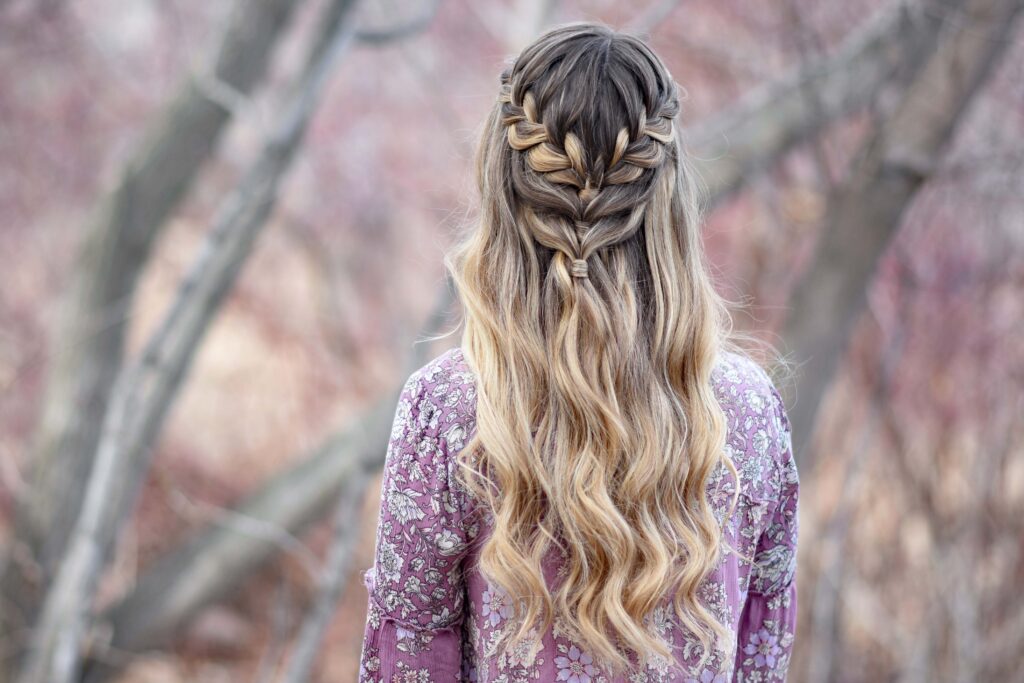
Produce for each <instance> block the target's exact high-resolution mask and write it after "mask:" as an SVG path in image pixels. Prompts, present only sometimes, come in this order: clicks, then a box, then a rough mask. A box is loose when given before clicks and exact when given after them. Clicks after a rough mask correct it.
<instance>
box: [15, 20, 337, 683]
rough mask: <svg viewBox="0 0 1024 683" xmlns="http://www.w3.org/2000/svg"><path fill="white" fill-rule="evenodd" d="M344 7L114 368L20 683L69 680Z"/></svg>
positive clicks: (310, 108)
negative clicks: (130, 517)
mask: <svg viewBox="0 0 1024 683" xmlns="http://www.w3.org/2000/svg"><path fill="white" fill-rule="evenodd" d="M353 6H354V0H337V1H336V2H333V3H332V4H331V5H330V6H329V8H328V20H327V21H325V23H324V24H323V27H324V28H323V34H322V35H321V37H320V38H319V39H318V41H317V42H316V43H315V44H314V46H313V51H312V53H311V55H310V59H309V61H308V62H307V65H306V68H305V70H304V71H303V72H302V74H301V75H300V77H299V79H298V81H297V82H296V84H295V85H294V86H293V88H292V89H291V91H290V93H289V99H288V101H287V102H286V104H285V107H284V111H283V114H282V116H281V118H280V120H279V121H278V122H277V125H276V126H275V128H274V130H273V131H272V134H271V137H270V139H269V140H268V141H267V142H266V145H265V146H264V148H263V150H262V153H261V154H260V157H259V159H258V160H257V162H256V164H255V165H254V166H253V167H252V169H251V170H250V171H249V172H248V173H247V174H246V175H245V176H244V177H243V179H242V181H241V183H240V184H239V186H238V188H237V190H236V191H235V192H234V193H233V194H232V196H231V197H229V199H228V201H227V202H226V203H225V205H224V207H223V208H222V211H221V213H220V215H219V216H218V220H217V222H216V225H215V226H214V228H213V230H212V231H211V233H210V236H209V238H208V239H207V242H206V244H205V245H204V247H203V249H202V252H201V253H200V255H199V258H198V259H197V261H196V263H195V264H194V267H193V269H192V271H191V272H190V273H189V275H188V276H187V277H186V279H185V281H184V282H183V283H182V285H181V287H180V288H179V290H178V294H177V296H176V299H175V301H174V303H173V304H172V307H171V310H170V311H169V313H168V314H167V316H166V317H165V318H164V321H163V322H162V324H161V325H160V327H159V329H158V330H157V331H156V332H155V333H154V335H153V337H152V338H151V339H150V341H149V343H148V344H147V345H146V348H145V350H144V351H143V353H142V354H141V358H140V359H139V361H138V362H136V363H134V364H132V365H130V366H128V367H126V368H125V369H123V370H122V371H121V373H120V374H119V375H118V380H117V383H116V385H115V387H114V391H113V392H112V394H111V399H110V403H111V406H110V409H109V410H108V412H107V415H106V419H105V420H104V423H103V431H102V432H101V437H100V442H99V445H98V446H97V454H96V459H95V463H94V466H93V470H92V473H91V474H90V476H89V480H88V484H87V487H86V493H85V498H84V500H83V503H82V511H81V515H80V517H79V520H78V522H77V523H76V524H75V531H74V535H73V536H72V539H71V543H70V546H69V548H68V551H67V554H66V555H65V556H64V559H63V560H62V562H61V564H60V569H59V571H58V573H57V575H56V578H55V580H54V583H53V586H52V587H51V589H50V591H49V592H48V593H47V596H46V600H45V601H44V604H43V611H42V616H41V618H40V621H39V623H38V625H37V627H36V631H35V634H34V636H33V641H32V649H31V652H30V653H29V656H28V658H27V660H26V663H25V667H24V669H23V672H22V675H21V678H20V681H21V682H22V683H71V681H73V680H76V679H77V678H78V669H79V667H80V656H81V642H82V640H83V638H84V636H85V631H86V628H87V626H88V622H89V615H88V610H89V606H90V604H91V600H92V596H93V593H94V591H95V587H96V584H97V581H98V578H99V574H100V571H101V570H102V567H103V564H104V554H105V553H104V550H105V548H106V547H107V546H108V545H109V543H110V542H111V541H112V539H113V538H114V536H115V533H116V530H117V528H118V526H119V521H120V519H121V517H122V510H123V508H125V507H129V506H130V503H131V502H132V501H133V500H134V496H135V493H136V491H137V488H138V486H139V484H140V483H141V479H142V477H143V476H144V475H145V472H146V469H147V467H148V460H149V457H148V456H149V454H150V451H151V446H152V442H153V439H154V438H155V435H156V433H157V431H158V430H159V427H160V425H161V423H162V422H163V417H164V415H165V414H166V411H167V409H168V407H169V405H170V403H171V399H172V397H173V395H174V394H175V393H176V390H177V388H178V387H179V386H180V384H181V380H182V379H183V377H184V375H185V374H186V371H187V369H188V367H189V365H190V361H191V359H192V356H193V354H194V352H195V350H196V348H197V347H198V342H199V340H200V338H201V337H202V335H203V333H204V331H205V330H206V328H207V326H208V324H209V322H210V320H211V319H212V318H213V315H214V313H215V312H216V310H217V309H218V307H219V304H220V303H221V302H222V301H223V299H224V296H225V295H226V293H227V291H228V290H229V288H230V285H231V283H232V282H233V281H234V279H235V277H236V275H237V273H238V271H239V269H240V267H241V264H242V263H244V261H245V258H246V257H247V255H248V253H249V251H250V250H251V247H252V244H253V242H254V240H255V237H256V236H257V234H259V232H260V229H261V228H262V226H264V225H265V224H266V219H267V217H268V215H269V213H270V210H271V208H272V207H273V205H274V201H275V198H276V194H277V186H278V184H279V182H280V180H281V178H282V177H283V175H284V172H285V171H286V170H287V169H288V167H289V166H290V162H291V160H292V158H293V157H294V154H295V151H296V150H297V149H298V147H299V145H300V143H301V140H302V135H303V133H304V132H305V129H306V125H307V123H308V122H309V120H310V118H311V116H312V114H313V112H314V111H315V109H316V104H317V102H318V101H319V97H320V94H321V93H322V92H323V90H324V86H325V85H326V83H327V81H328V79H329V77H330V75H331V73H332V72H333V70H334V66H335V65H336V64H337V62H338V60H339V58H340V57H341V55H342V54H343V52H344V50H345V48H347V47H348V45H349V43H350V42H351V40H350V39H351V37H352V31H351V23H350V22H349V21H348V17H349V14H350V12H351V9H352V8H353Z"/></svg>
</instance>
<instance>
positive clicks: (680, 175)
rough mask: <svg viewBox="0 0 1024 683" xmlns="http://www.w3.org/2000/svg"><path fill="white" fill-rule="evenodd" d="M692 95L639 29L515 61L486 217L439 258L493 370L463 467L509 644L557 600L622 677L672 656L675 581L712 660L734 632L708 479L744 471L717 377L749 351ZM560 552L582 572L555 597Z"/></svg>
mask: <svg viewBox="0 0 1024 683" xmlns="http://www.w3.org/2000/svg"><path fill="white" fill-rule="evenodd" d="M679 108H680V107H679V88H678V86H677V84H676V83H675V82H674V81H673V80H672V78H671V75H670V74H669V72H668V70H667V69H666V68H665V66H664V65H663V64H662V62H661V61H660V59H659V58H658V57H657V56H656V55H655V54H654V53H653V52H652V51H651V50H650V49H649V48H648V47H647V46H646V45H645V44H644V43H643V42H642V41H641V40H640V39H638V38H636V37H633V36H631V35H628V34H624V33H619V32H615V31H613V30H611V29H610V28H608V27H606V26H603V25H600V24H595V23H573V24H564V25H561V26H559V27H556V28H554V29H551V30H549V31H548V32H546V33H545V34H543V35H542V36H540V37H539V38H538V39H537V40H536V41H535V42H534V43H532V44H531V45H530V46H528V47H527V48H525V49H524V50H523V51H522V53H521V54H520V55H519V56H518V58H517V59H516V60H515V61H514V63H513V64H512V65H511V66H509V67H508V68H506V69H505V71H504V72H503V73H502V74H501V89H500V93H499V96H498V98H497V102H496V103H495V105H494V107H493V109H492V111H491V112H490V115H489V116H488V118H487V121H486V124H485V130H484V133H483V136H482V140H481V144H480V146H479V148H478V152H477V158H476V166H477V180H478V188H479V192H480V195H481V211H480V216H479V220H478V223H477V226H476V228H475V229H474V230H473V231H472V232H471V233H470V234H469V235H468V236H467V237H466V238H465V240H463V241H462V242H461V243H459V244H457V245H456V247H455V248H454V249H453V250H452V251H451V252H450V253H449V254H448V256H447V257H446V259H445V264H446V267H447V268H448V270H449V272H450V274H451V276H452V279H453V281H454V283H455V286H456V288H457V290H458V294H459V297H460V299H461V301H462V304H463V307H464V315H465V327H464V332H463V338H462V348H463V352H464V354H465V357H466V360H467V362H468V363H469V365H470V366H471V368H472V369H473V371H474V373H475V375H476V376H477V380H478V391H477V415H476V420H477V421H476V432H475V434H474V435H473V437H472V439H471V440H470V441H469V443H468V444H467V445H466V446H465V448H464V449H463V450H462V451H461V452H460V453H459V464H460V476H461V477H462V479H463V480H464V484H465V486H466V487H467V488H468V489H469V490H470V491H471V493H472V494H473V495H475V496H476V497H477V498H478V499H479V500H481V501H483V502H485V503H486V505H487V508H488V509H489V510H490V511H491V512H492V513H493V532H492V533H491V535H490V536H489V538H488V539H487V540H486V543H485V544H484V545H483V546H482V548H481V550H480V556H479V558H480V570H481V572H482V573H483V574H484V575H485V576H486V577H488V579H489V580H490V581H492V582H493V583H495V584H498V585H499V586H501V587H503V588H505V589H506V590H507V591H508V593H509V595H511V596H514V597H515V599H517V600H518V601H520V603H521V604H522V609H523V611H522V612H517V617H519V619H518V621H519V624H520V626H519V629H518V631H517V632H516V633H515V634H514V636H513V637H512V639H513V641H514V642H520V641H522V640H523V639H524V638H526V637H527V633H528V632H529V630H530V629H531V627H532V626H534V625H535V624H536V623H537V621H538V620H539V619H542V620H543V624H544V628H547V627H550V626H551V624H552V622H553V620H554V616H555V614H557V615H558V617H559V623H560V624H561V625H562V627H563V628H565V629H567V630H568V632H569V634H570V636H571V637H572V638H573V640H574V641H575V642H577V643H579V644H581V645H582V646H584V647H586V648H588V649H589V650H590V651H591V653H592V654H593V655H594V656H595V658H596V659H598V660H599V661H602V662H603V663H604V664H605V665H606V666H608V667H609V670H610V671H624V670H630V669H633V668H634V667H635V666H636V665H634V664H633V663H632V662H630V661H629V660H628V658H627V656H626V654H625V652H624V650H629V651H632V652H635V653H637V654H638V655H639V657H640V665H641V666H642V665H644V664H646V662H647V660H648V657H649V656H650V655H651V654H652V653H653V654H655V655H660V656H662V657H668V658H671V656H672V651H671V649H670V648H669V647H668V645H667V644H666V643H665V642H664V639H662V638H660V637H659V636H658V634H657V631H656V630H655V629H654V627H653V625H651V624H649V623H648V622H647V617H649V616H650V615H651V614H652V612H653V610H654V609H655V608H656V607H657V606H658V603H659V602H660V601H661V600H662V599H663V598H664V597H665V596H666V595H669V594H671V595H672V596H673V604H674V606H675V611H676V614H677V615H678V617H679V620H680V623H681V624H682V625H683V626H685V627H686V628H688V629H689V630H690V631H692V632H694V633H695V634H697V637H698V639H699V641H700V643H701V644H702V645H703V646H704V647H703V650H704V653H703V655H702V658H701V665H703V663H704V662H705V661H706V660H707V658H708V657H709V656H710V654H711V652H710V650H711V646H712V641H713V640H715V639H717V641H718V642H723V641H725V640H726V639H727V638H728V637H729V636H730V632H729V631H728V630H727V629H726V627H725V626H724V625H722V624H721V623H719V622H718V620H717V619H716V618H715V616H714V614H713V613H712V612H711V611H710V610H709V609H708V608H707V607H706V606H705V605H703V604H702V603H701V600H700V598H699V595H698V589H699V588H700V586H701V583H702V581H703V580H704V579H705V578H706V577H707V576H708V575H709V574H710V573H711V572H712V571H713V570H714V569H715V567H716V565H717V564H718V562H719V561H720V554H719V553H720V552H721V547H720V545H721V543H722V530H721V527H720V526H719V523H718V521H717V520H716V517H715V515H714V511H713V508H712V507H711V505H710V504H709V502H708V501H707V499H706V496H705V489H706V486H707V484H708V481H709V478H710V477H711V476H712V474H713V473H714V472H715V470H716V469H718V468H719V467H723V466H724V467H726V468H728V469H729V470H730V471H731V472H732V474H733V476H734V477H736V480H737V481H739V477H738V474H737V472H736V468H735V465H734V464H733V463H732V462H731V460H730V459H729V458H728V457H727V456H726V455H725V438H726V421H725V417H724V415H723V412H722V410H721V407H720V406H719V404H718V402H717V400H716V397H715V394H714V391H713V386H712V382H711V372H712V369H713V366H714V364H715V363H716V359H717V358H718V356H719V353H720V352H721V351H722V350H723V349H725V348H726V347H729V348H738V347H734V345H733V343H732V341H730V333H731V322H730V316H729V312H728V308H727V307H726V302H725V301H724V300H723V299H721V298H720V297H719V295H718V294H717V293H716V291H715V289H714V287H713V284H712V281H711V278H710V275H709V273H708V271H707V269H706V266H705V262H704V257H703V253H702V246H701V243H700V224H701V189H702V188H701V187H700V186H699V185H698V182H697V178H696V176H695V173H694V170H693V169H692V168H691V166H690V165H689V163H688V161H687V157H686V155H685V154H684V152H683V145H682V142H681V139H680V130H679V128H678V123H677V121H676V118H677V114H678V113H679ZM580 262H583V264H584V265H583V266H581V265H580ZM737 495H738V490H737V492H736V494H734V496H733V499H732V504H731V506H730V508H729V512H728V516H731V515H732V512H733V510H734V508H735V505H736V501H737ZM728 516H727V518H728ZM552 547H554V548H556V549H559V550H560V551H561V552H562V553H563V554H564V559H565V565H566V568H567V573H566V575H565V576H564V580H562V581H561V582H559V585H558V586H557V587H556V588H555V589H554V590H553V591H552V590H549V589H548V587H547V585H546V582H545V579H544V575H543V571H542V564H541V562H542V559H543V558H544V556H545V555H546V553H547V552H548V551H549V550H550V549H551V548H552ZM505 635H510V634H507V633H506V634H505Z"/></svg>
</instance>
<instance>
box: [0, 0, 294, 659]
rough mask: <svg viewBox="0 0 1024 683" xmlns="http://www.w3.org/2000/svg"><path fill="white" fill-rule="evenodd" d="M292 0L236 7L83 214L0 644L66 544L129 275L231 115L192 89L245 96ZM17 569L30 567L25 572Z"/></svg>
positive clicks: (6, 572) (128, 301)
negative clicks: (203, 60)
mask: <svg viewBox="0 0 1024 683" xmlns="http://www.w3.org/2000/svg"><path fill="white" fill-rule="evenodd" d="M300 4H301V3H298V2H292V1H291V0H257V1H253V0H240V2H237V3H236V5H235V7H234V8H233V9H232V12H231V14H230V16H229V19H228V23H227V26H226V29H225V31H224V32H223V34H222V35H221V36H220V37H219V41H218V46H217V48H216V51H215V54H213V55H211V61H212V68H211V69H210V72H209V73H208V74H207V73H206V72H202V73H195V74H189V75H188V76H187V77H186V78H185V80H184V82H183V83H182V84H181V86H180V87H179V89H178V92H177V94H176V95H175V96H174V98H173V99H172V100H171V101H170V102H168V104H167V105H166V106H165V107H164V108H163V110H162V111H161V112H160V113H159V114H158V115H157V116H155V117H154V119H153V122H152V124H151V125H150V126H149V127H148V128H147V129H146V130H145V131H144V133H143V135H142V138H141V140H140V142H139V145H138V147H137V149H136V151H135V153H134V154H133V155H132V156H131V157H130V158H129V159H128V160H127V161H126V163H125V165H124V168H123V170H122V171H121V175H120V177H119V178H118V179H117V182H116V184H115V185H114V186H113V188H112V189H111V190H110V191H109V193H108V194H107V195H106V196H105V197H104V198H103V199H102V200H101V201H100V202H99V203H98V204H97V206H96V208H95V210H94V211H93V213H92V215H91V216H90V217H89V219H88V224H87V226H86V228H85V242H84V244H83V246H82V251H81V256H80V257H79V259H78V264H79V265H78V266H77V268H76V270H75V272H74V274H73V282H72V283H71V284H70V286H69V287H68V288H67V291H68V294H69V298H68V299H67V300H65V301H64V303H63V311H62V320H61V327H60V333H59V334H57V335H56V336H55V337H54V340H53V345H54V351H53V358H52V362H51V366H50V368H49V370H48V380H47V389H46V400H45V403H44V405H43V409H42V413H41V415H42V416H41V418H40V422H39V426H38V430H37V434H36V438H35V440H36V443H35V447H34V451H33V454H32V458H31V460H30V466H31V474H30V479H31V487H30V490H31V491H32V495H29V496H24V497H21V498H20V499H19V501H18V507H17V509H16V511H15V514H14V517H15V520H16V522H15V525H16V527H15V536H16V537H17V538H18V542H19V543H21V544H24V546H27V549H28V551H29V552H27V553H22V555H23V556H24V559H23V561H20V562H19V561H15V560H14V559H12V558H10V557H9V558H6V562H4V563H3V565H4V566H3V576H2V577H0V593H3V594H4V595H6V596H10V597H11V599H12V601H14V605H13V606H12V607H11V608H10V609H4V610H2V611H0V615H2V616H0V640H5V641H6V640H7V637H6V636H7V635H9V630H8V629H10V628H16V629H19V628H24V627H29V626H31V623H32V618H33V616H34V614H35V612H36V608H37V602H38V599H39V595H38V587H39V586H45V585H47V584H48V583H49V581H50V579H51V577H52V575H53V573H54V571H55V568H56V565H57V562H58V561H59V559H60V557H61V555H62V553H63V552H64V549H65V548H66V546H67V544H68V538H69V536H70V533H71V528H72V525H73V524H74V521H75V519H76V518H77V516H78V512H79V509H80V507H81V502H82V496H83V494H84V487H82V486H81V482H82V481H84V480H85V479H86V478H87V477H88V474H89V469H90V467H91V465H92V455H93V454H94V453H95V451H96V444H97V442H98V441H99V436H100V425H101V424H102V422H103V415H104V414H105V413H106V410H107V403H108V398H109V395H110V391H111V389H112V387H113V385H114V381H115V377H116V376H117V372H118V368H119V367H120V366H121V360H122V355H123V352H124V338H125V331H126V320H127V318H128V312H129V310H130V309H131V305H132V300H133V297H134V292H135V286H136V282H137V280H138V275H139V273H140V272H141V270H142V268H143V266H144V265H145V263H146V261H147V260H148V257H149V251H150V247H151V245H152V244H153V242H154V241H155V239H156V237H157V236H158V235H159V234H160V232H161V231H162V230H163V227H164V226H165V225H166V223H167V218H168V217H169V216H170V215H171V214H172V213H173V212H174V210H175V208H176V207H177V206H178V205H179V204H180V202H181V200H182V198H183V197H184V196H185V195H186V194H187V193H188V191H189V188H190V187H191V184H192V181H193V179H194V178H195V176H196V174H197V171H198V169H199V168H200V167H201V166H202V165H203V164H204V163H205V162H206V160H207V159H208V158H209V157H210V155H211V154H213V152H214V150H215V149H216V144H217V140H218V138H219V137H220V133H221V131H222V130H223V129H224V127H225V124H226V123H227V122H228V121H229V120H230V117H231V114H232V110H231V109H230V108H228V107H225V106H223V105H222V103H221V102H220V101H219V100H218V98H214V97H211V96H210V95H209V89H208V88H206V87H204V85H203V84H204V83H206V82H208V81H215V82H217V83H219V84H222V85H223V87H224V88H227V89H230V90H231V92H233V93H238V94H241V95H243V96H244V95H246V94H248V93H249V92H251V91H252V90H253V89H254V88H255V86H256V84H257V83H258V82H259V81H260V79H261V78H262V77H263V74H264V72H265V71H266V67H267V63H268V62H269V60H270V57H271V55H272V54H273V49H274V47H275V45H276V44H277V43H278V41H279V39H280V37H281V36H282V35H283V34H284V32H285V28H286V26H287V25H288V23H289V18H290V16H291V14H292V12H293V11H294V10H295V8H296V7H298V6H299V5H300ZM25 562H34V563H36V564H35V566H32V567H26V565H25ZM26 572H30V573H35V574H37V578H36V579H35V580H32V579H31V577H28V576H26V575H25V574H26Z"/></svg>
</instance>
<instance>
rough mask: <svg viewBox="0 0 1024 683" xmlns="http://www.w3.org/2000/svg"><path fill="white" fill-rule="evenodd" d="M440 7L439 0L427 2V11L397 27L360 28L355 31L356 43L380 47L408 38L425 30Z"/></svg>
mask: <svg viewBox="0 0 1024 683" xmlns="http://www.w3.org/2000/svg"><path fill="white" fill-rule="evenodd" d="M440 6H441V0H429V2H428V3H427V9H426V10H424V11H423V12H422V13H421V14H420V15H418V16H416V17H413V18H412V19H409V20H408V21H405V22H403V23H401V24H398V25H397V26H390V27H388V28H381V29H374V28H360V29H358V30H357V31H356V42H358V43H359V44H360V45H368V46H372V47H381V46H384V45H387V44H389V43H393V42H395V41H396V40H401V39H403V38H408V37H409V36H413V35H416V34H417V33H419V32H421V31H423V30H425V29H426V28H427V27H428V26H430V24H431V22H432V21H434V17H435V16H437V10H438V8H440Z"/></svg>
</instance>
